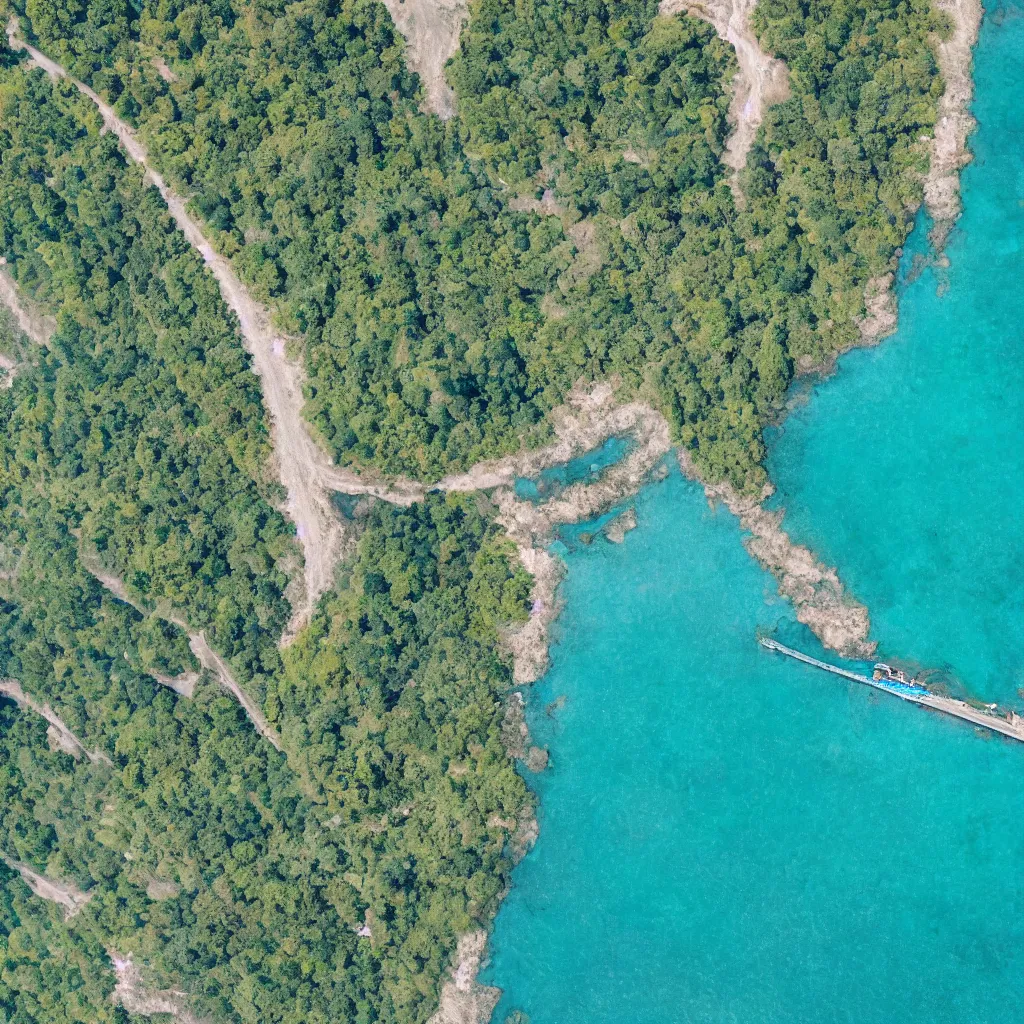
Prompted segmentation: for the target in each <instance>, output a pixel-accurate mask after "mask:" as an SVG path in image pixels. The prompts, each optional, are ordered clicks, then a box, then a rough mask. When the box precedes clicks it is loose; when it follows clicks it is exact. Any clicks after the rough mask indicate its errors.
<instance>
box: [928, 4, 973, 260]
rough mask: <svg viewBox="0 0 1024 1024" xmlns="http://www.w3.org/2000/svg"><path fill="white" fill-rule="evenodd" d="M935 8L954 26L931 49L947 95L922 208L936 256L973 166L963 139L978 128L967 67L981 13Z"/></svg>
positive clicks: (946, 6)
mask: <svg viewBox="0 0 1024 1024" xmlns="http://www.w3.org/2000/svg"><path fill="white" fill-rule="evenodd" d="M934 3H935V7H936V9H937V10H939V11H941V12H942V13H943V14H945V15H947V17H948V18H949V20H950V22H951V24H952V31H951V32H950V34H949V37H948V38H947V39H939V40H936V43H935V56H936V59H937V61H938V64H939V70H940V71H941V72H942V77H943V78H944V79H945V81H946V89H945V91H944V92H943V94H942V97H941V99H940V100H939V109H938V119H937V120H936V123H935V134H934V136H933V138H932V146H931V165H930V167H929V169H928V174H927V175H926V177H925V181H924V202H925V206H926V208H927V210H928V213H929V214H930V215H931V218H932V220H933V221H934V226H933V228H932V231H931V235H930V237H931V241H932V244H933V246H934V247H935V249H936V250H940V249H942V247H943V246H944V245H945V243H946V238H947V237H948V236H949V232H950V230H951V229H952V227H953V224H954V223H955V222H956V219H957V218H958V217H959V216H960V171H961V170H962V168H963V167H964V166H965V165H966V164H968V163H970V160H971V157H970V154H969V153H968V151H967V137H968V136H969V135H970V134H971V132H972V131H973V130H974V127H975V124H976V122H975V120H974V118H973V117H972V116H971V112H970V105H971V99H972V98H973V96H974V80H973V78H972V77H971V61H972V54H973V50H974V44H975V43H976V42H977V41H978V30H979V29H980V27H981V16H982V7H981V3H980V0H934Z"/></svg>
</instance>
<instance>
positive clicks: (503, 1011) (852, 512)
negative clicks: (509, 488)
mask: <svg viewBox="0 0 1024 1024" xmlns="http://www.w3.org/2000/svg"><path fill="white" fill-rule="evenodd" d="M1004 10H1005V9H1004ZM1022 10H1024V8H1022V7H1021V6H1017V7H1016V8H1013V12H1014V14H1015V15H1016V16H1013V17H999V18H995V17H992V16H991V14H990V17H989V18H988V20H987V21H986V24H985V26H984V29H983V36H982V41H981V44H980V47H979V51H978V59H977V65H978V66H977V75H976V77H977V83H978V101H977V104H976V113H977V115H978V117H979V120H980V121H981V123H982V129H981V131H980V133H979V134H978V136H977V137H976V139H975V141H974V148H975V151H976V152H977V154H978V160H977V161H976V163H975V164H974V165H973V166H972V167H971V168H970V169H969V170H968V172H967V173H966V175H965V179H964V181H965V208H966V212H965V216H964V218H963V221H962V223H961V227H960V229H959V230H958V232H957V234H956V236H955V237H954V238H953V239H952V241H951V244H950V247H949V254H950V257H951V260H952V266H951V268H950V269H949V270H948V271H946V272H941V280H942V283H944V285H945V286H946V290H945V292H944V294H943V295H942V296H941V297H937V296H936V294H935V291H936V286H937V284H938V283H939V281H940V272H937V271H936V270H934V269H931V270H926V271H925V272H924V273H923V274H921V275H920V276H919V277H918V278H917V280H916V281H914V282H912V283H908V284H906V285H905V288H904V291H903V294H902V299H901V311H902V326H901V330H900V332H899V335H898V336H897V337H895V338H893V339H890V340H889V341H887V342H886V343H885V344H884V345H883V346H882V347H881V348H879V349H876V350H873V351H871V352H858V353H852V354H851V355H849V356H847V357H845V358H844V360H843V361H842V364H841V367H840V370H839V372H838V373H837V374H836V375H835V376H834V377H832V378H831V379H829V380H828V381H826V382H824V383H823V384H822V385H820V386H819V387H818V388H816V389H815V390H814V392H813V394H812V396H811V398H810V401H809V402H808V403H807V404H806V405H805V406H803V407H800V408H798V409H797V410H796V411H795V412H794V414H793V416H792V417H791V419H790V420H788V421H787V423H786V425H785V429H784V431H783V432H782V433H781V434H780V435H779V436H778V437H777V438H776V439H775V440H774V443H773V453H772V472H773V474H774V477H775V479H777V480H778V481H779V483H780V492H781V494H780V500H781V501H782V503H783V504H784V505H785V506H786V507H787V509H788V513H787V519H786V525H787V527H788V528H789V529H790V530H791V531H792V532H793V533H794V535H795V536H797V537H798V539H801V540H805V541H807V542H809V543H811V544H812V545H813V546H814V547H815V548H816V549H817V550H819V551H820V552H821V553H822V554H823V555H824V556H825V557H826V559H827V560H829V561H832V562H834V563H835V564H838V565H840V566H841V567H842V571H843V575H844V577H845V578H846V580H847V581H848V582H849V584H850V586H851V589H852V590H853V591H854V592H855V593H856V594H858V596H860V597H862V598H863V599H864V600H865V601H866V602H867V603H868V604H869V606H870V607H871V608H872V613H873V621H874V634H875V636H876V638H877V639H879V640H880V642H881V643H882V648H883V651H884V652H885V653H886V654H887V655H897V656H903V657H905V658H907V659H916V660H918V661H920V662H921V663H923V664H927V665H945V666H948V668H949V670H950V671H951V672H953V673H955V674H956V675H957V676H958V677H959V678H960V679H961V680H962V681H963V682H964V683H965V685H966V686H967V687H968V688H969V689H970V690H972V691H973V692H975V693H979V694H983V695H990V696H992V697H998V698H1000V699H1007V700H1008V699H1011V698H1012V697H1013V696H1014V693H1015V691H1016V689H1017V687H1018V686H1020V685H1021V678H1020V664H1021V662H1022V659H1021V654H1022V653H1024V651H1022V647H1024V630H1022V624H1024V618H1022V616H1021V611H1022V605H1024V602H1022V600H1021V596H1022V591H1021V582H1022V579H1024V573H1022V572H1021V570H1022V568H1024V565H1022V563H1024V521H1022V513H1021V511H1020V509H1021V508H1022V501H1021V499H1022V497H1024V474H1022V473H1021V469H1022V468H1024V466H1022V462H1024V453H1022V450H1021V449H1022V444H1021V441H1022V440H1024V429H1022V427H1024V398H1022V394H1024V386H1022V378H1024V374H1022V372H1021V371H1022V369H1024V366H1022V362H1024V355H1022V350H1024V293H1021V292H1020V291H1019V289H1018V284H1017V281H1016V280H1015V279H1014V278H1015V275H1014V270H1015V265H1016V266H1021V265H1022V264H1021V260H1020V248H1021V243H1022V240H1024V221H1022V218H1024V208H1022V206H1021V202H1022V200H1024V170H1022V169H1024V146H1022V145H1021V142H1024V138H1022V132H1024V60H1022V59H1021V55H1022V54H1024V17H1022V16H1020V15H1021V12H1022ZM911 260H912V254H911V253H908V257H907V260H906V262H905V266H906V267H907V268H909V266H910V265H911ZM636 508H637V516H638V524H639V525H638V528H637V529H636V530H634V531H633V532H631V533H630V534H628V535H627V537H626V539H625V542H624V543H623V544H621V545H612V544H609V543H608V542H606V541H605V540H603V539H597V540H595V541H594V542H593V543H592V544H590V545H589V546H585V545H577V544H571V545H570V547H569V549H568V551H567V554H566V558H567V561H568V564H569V573H568V577H567V580H566V582H565V584H564V586H563V591H562V594H563V597H564V598H565V602H566V608H565V611H564V613H563V616H562V618H561V619H560V621H559V623H558V626H557V640H558V642H557V644H556V646H555V647H554V649H553V666H552V669H551V671H550V672H549V673H548V675H547V676H546V677H545V679H544V680H543V681H542V682H541V683H539V684H538V685H537V687H536V688H535V690H534V692H533V694H532V695H531V724H532V727H533V729H534V733H535V735H536V737H537V738H538V740H539V741H540V742H542V743H546V744H547V745H548V746H549V747H550V750H551V755H552V763H551V768H550V769H549V770H548V771H546V772H545V773H543V774H541V775H539V776H535V777H532V778H531V782H532V784H534V785H535V787H536V788H537V790H538V792H539V795H540V801H541V810H540V819H541V835H540V839H539V841H538V843H537V846H536V848H535V849H534V851H533V852H532V853H531V854H530V855H529V856H527V858H526V859H525V860H524V861H523V862H522V863H521V864H520V865H519V867H518V868H517V869H516V872H515V875H514V887H513V890H512V892H511V893H510V895H509V896H508V898H507V900H506V901H505V903H504V904H503V906H502V909H501V911H500V913H499V916H498V920H497V923H496V928H495V934H494V936H493V939H492V944H491V949H492V962H491V964H490V966H489V967H488V968H487V970H486V971H485V972H484V976H483V980H485V981H486V982H488V983H490V984H495V985H498V986H500V987H501V988H503V989H504V993H505V994H504V997H503V1000H502V1003H501V1005H500V1006H499V1008H498V1011H497V1012H496V1014H495V1021H496V1022H498V1024H502V1022H503V1021H505V1019H506V1017H507V1015H508V1014H510V1013H511V1012H512V1011H513V1010H517V1009H518V1010H521V1011H523V1012H524V1013H525V1014H526V1015H527V1016H528V1017H529V1020H530V1022H531V1024H606V1022H607V1024H611V1022H615V1024H622V1022H627V1021H628V1022H643V1024H670V1022H672V1024H675V1022H695V1024H696V1022H701V1024H704V1022H708V1024H711V1022H714V1024H724V1022H729V1024H732V1022H736V1024H783V1022H786V1024H788V1022H808V1024H811V1022H814V1024H827V1022H851V1024H853V1022H857V1024H875V1022H877V1024H904V1022H906V1024H936V1022H950V1024H961V1022H972V1024H974V1022H978V1024H996V1022H1000V1024H1001V1022H1006V1024H1011V1022H1012V1024H1018V1022H1019V1021H1020V1020H1021V1019H1024V990H1022V988H1021V981H1022V979H1024V825H1022V822H1024V747H1022V746H1019V745H1014V744H1012V743H1010V742H1008V741H1003V740H999V739H991V738H984V737H981V736H979V735H977V734H976V733H975V732H974V731H973V730H972V729H970V728H969V727H965V726H964V725H963V724H961V723H957V722H955V721H952V720H944V719H941V718H938V717H935V716H933V715H930V714H928V713H926V712H923V711H921V710H919V709H916V708H912V707H908V706H906V705H904V704H902V703H900V702H899V701H897V700H896V699H895V698H891V697H888V696H886V695H884V694H878V693H875V692H873V691H871V690H869V689H868V688H866V687H863V686H858V685H857V684H855V683H847V682H845V681H843V680H840V679H835V678H832V677H828V676H825V675H824V674H822V673H820V672H817V671H816V670H814V669H811V668H807V667H805V666H802V665H799V664H796V663H792V662H788V661H785V660H783V659H781V658H779V657H777V656H773V655H770V654H768V653H766V652H764V651H762V650H761V649H760V648H759V647H758V645H757V643H756V640H755V635H756V631H757V629H758V628H765V629H771V630H776V631H777V632H778V634H779V635H780V637H781V638H783V639H784V640H786V641H789V642H794V643H796V644H797V645H799V646H801V647H803V648H805V649H807V650H810V651H814V650H815V645H814V643H813V638H811V637H809V635H808V634H807V633H806V631H805V630H804V629H803V627H801V626H799V625H798V624H796V623H795V622H794V621H793V619H792V614H791V611H790V609H789V607H788V605H787V604H786V603H785V602H783V601H782V600H780V599H779V597H778V595H777V591H776V588H775V585H774V582H773V581H772V579H771V578H770V577H769V576H768V575H767V574H765V573H764V572H763V571H762V570H761V569H760V568H759V567H758V566H757V565H756V564H754V563H753V562H752V561H751V560H750V558H749V557H748V556H747V555H746V553H745V551H744V550H743V548H742V546H741V545H740V544H739V532H738V526H737V524H736V521H735V520H734V519H733V518H732V517H731V516H730V515H729V514H728V513H726V512H724V511H721V510H719V511H712V510H710V509H709V508H708V506H707V503H706V501H705V500H704V498H703V495H702V494H701V493H700V491H699V490H698V489H697V488H696V487H694V486H693V485H692V484H690V483H688V482H686V481H684V480H683V479H682V478H681V477H680V476H679V475H678V474H677V473H673V474H672V475H671V476H670V477H669V479H668V480H666V481H665V482H664V483H661V484H657V485H654V486H652V487H650V488H648V489H647V490H646V491H645V492H644V493H642V494H641V495H640V496H639V498H638V499H637V502H636ZM559 697H564V698H565V700H564V702H562V703H560V706H558V707H554V706H552V705H554V704H555V703H556V701H557V698H559ZM549 707H550V713H549Z"/></svg>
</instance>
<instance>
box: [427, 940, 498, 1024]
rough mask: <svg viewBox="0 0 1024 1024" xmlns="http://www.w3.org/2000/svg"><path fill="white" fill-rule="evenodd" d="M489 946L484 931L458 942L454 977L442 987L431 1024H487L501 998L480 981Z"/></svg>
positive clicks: (452, 974)
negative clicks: (482, 964) (478, 977)
mask: <svg viewBox="0 0 1024 1024" xmlns="http://www.w3.org/2000/svg"><path fill="white" fill-rule="evenodd" d="M486 947H487V934H486V932H483V931H474V932H467V933H466V934H465V935H463V936H462V937H461V938H460V939H459V946H458V950H457V952H456V954H455V964H454V966H453V967H452V972H451V978H450V979H449V980H448V981H446V982H445V983H444V984H443V985H442V987H441V999H440V1005H439V1007H438V1010H437V1013H435V1014H434V1016H433V1017H431V1018H430V1020H429V1021H428V1024H486V1022H487V1021H489V1020H490V1019H491V1014H492V1013H494V1008H495V1007H496V1006H497V1005H498V1000H499V999H500V998H501V989H498V988H491V987H490V986H487V985H481V984H480V983H479V982H478V981H477V974H478V973H479V971H480V961H481V959H482V958H483V954H484V950H485V948H486Z"/></svg>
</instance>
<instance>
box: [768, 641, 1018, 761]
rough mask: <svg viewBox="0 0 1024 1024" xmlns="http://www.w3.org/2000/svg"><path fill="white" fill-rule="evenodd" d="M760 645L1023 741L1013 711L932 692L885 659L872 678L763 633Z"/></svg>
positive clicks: (1016, 715)
mask: <svg viewBox="0 0 1024 1024" xmlns="http://www.w3.org/2000/svg"><path fill="white" fill-rule="evenodd" d="M758 640H759V642H760V644H761V646H762V647H764V648H765V649H766V650H769V651H775V652H777V653H778V654H784V655H786V657H787V658H795V659H796V660H797V661H802V662H804V663H805V664H807V665H813V666H814V667H815V668H820V669H823V670H824V671H825V672H831V673H833V674H834V675H837V676H844V677H845V678H847V679H852V680H853V681H854V682H855V683H864V684H865V685H866V686H871V687H873V688H874V689H876V690H883V691H884V692H885V693H891V694H892V695H893V696H894V697H899V698H900V700H905V701H909V702H910V703H911V704H918V705H919V706H921V707H923V708H931V709H932V710H933V711H941V712H942V713H943V714H945V715H952V716H953V717H954V718H959V719H962V720H963V721H965V722H970V723H971V724H972V725H977V726H981V728H983V729H989V730H991V731H992V732H997V733H999V734H1000V735H1001V736H1007V737H1009V738H1010V739H1012V740H1018V741H1020V742H1021V743H1024V718H1022V717H1021V716H1020V715H1018V714H1016V713H1015V712H1013V711H1010V712H1008V714H1007V715H1006V716H1003V715H1000V714H998V713H996V711H995V708H996V706H995V705H988V706H987V707H986V708H985V709H982V708H976V707H972V706H971V705H970V704H968V703H967V702H966V701H962V700H956V699H954V698H953V697H943V696H940V695H939V694H937V693H932V692H931V690H929V689H928V688H927V687H926V686H923V685H922V684H921V683H919V682H918V681H917V680H916V679H911V680H907V677H906V674H905V673H904V672H899V671H894V670H893V669H892V668H890V667H889V666H888V665H886V664H885V663H884V662H879V663H878V664H877V665H875V667H874V668H875V671H874V673H873V678H869V677H868V676H865V675H861V674H860V673H858V672H851V671H849V669H845V668H841V667H840V666H839V665H831V664H829V663H828V662H827V661H821V660H819V659H818V658H812V657H811V656H810V655H809V654H804V653H803V652H802V651H795V650H793V648H792V647H786V646H785V644H780V643H779V642H778V640H772V639H771V638H770V637H766V636H762V637H759V638H758Z"/></svg>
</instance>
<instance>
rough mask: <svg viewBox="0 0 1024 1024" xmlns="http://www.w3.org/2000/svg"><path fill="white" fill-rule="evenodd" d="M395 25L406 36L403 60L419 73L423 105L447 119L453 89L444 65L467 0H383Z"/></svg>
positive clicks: (451, 114) (452, 110)
mask: <svg viewBox="0 0 1024 1024" xmlns="http://www.w3.org/2000/svg"><path fill="white" fill-rule="evenodd" d="M383 3H384V6H385V7H387V9H388V13H389V14H390V15H391V20H392V21H393V22H394V23H395V28H397V29H398V31H399V32H401V33H402V35H403V36H404V37H405V41H406V45H407V49H406V52H405V59H406V62H407V63H408V65H409V67H410V68H411V69H412V70H413V71H415V72H416V73H417V74H418V75H419V76H420V81H421V82H422V84H423V92H424V94H425V98H424V100H423V104H422V108H421V109H423V110H424V111H425V112H427V113H430V114H437V116H438V117H440V118H441V119H442V120H445V121H447V120H448V119H449V118H451V117H454V116H455V92H454V90H453V89H452V87H451V86H450V85H449V84H448V83H447V81H445V77H444V66H445V64H446V63H447V62H448V59H449V58H450V57H451V56H452V54H454V53H455V51H456V50H458V48H459V36H460V35H461V34H462V26H463V24H464V23H465V21H466V19H467V17H468V15H469V10H468V8H469V3H468V0H383Z"/></svg>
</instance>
